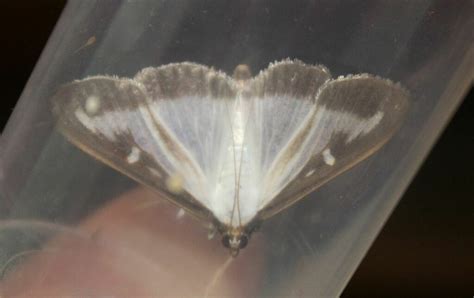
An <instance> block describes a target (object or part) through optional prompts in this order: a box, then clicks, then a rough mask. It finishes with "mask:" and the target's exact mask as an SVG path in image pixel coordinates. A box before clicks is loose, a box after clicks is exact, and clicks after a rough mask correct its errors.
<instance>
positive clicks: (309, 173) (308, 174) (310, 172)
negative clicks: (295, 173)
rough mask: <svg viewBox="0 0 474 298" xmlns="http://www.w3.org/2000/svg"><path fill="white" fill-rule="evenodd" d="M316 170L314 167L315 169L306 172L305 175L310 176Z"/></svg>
mask: <svg viewBox="0 0 474 298" xmlns="http://www.w3.org/2000/svg"><path fill="white" fill-rule="evenodd" d="M314 172H315V170H314V169H313V170H311V171H309V172H308V173H306V175H304V176H305V177H309V176H311V175H313V174H314Z"/></svg>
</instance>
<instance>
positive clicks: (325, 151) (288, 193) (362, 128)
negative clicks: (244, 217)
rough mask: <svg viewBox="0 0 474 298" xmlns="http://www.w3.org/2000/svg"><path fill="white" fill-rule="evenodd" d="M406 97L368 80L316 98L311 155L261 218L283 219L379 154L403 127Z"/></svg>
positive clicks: (344, 82) (335, 85)
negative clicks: (283, 214)
mask: <svg viewBox="0 0 474 298" xmlns="http://www.w3.org/2000/svg"><path fill="white" fill-rule="evenodd" d="M408 97H409V94H408V92H407V91H406V90H405V89H404V88H402V87H401V86H400V85H398V84H394V83H392V82H391V81H389V80H386V79H381V78H378V77H374V76H371V75H366V74H363V75H356V76H348V77H340V78H338V79H335V80H331V81H329V82H328V83H326V84H325V85H323V86H322V87H321V90H320V92H319V94H318V96H317V98H316V110H317V112H316V116H315V117H314V118H313V120H314V124H313V125H312V129H313V130H314V133H313V135H312V136H311V138H312V139H311V142H307V143H306V144H307V146H311V150H312V154H311V155H309V156H308V157H307V161H306V162H305V163H303V165H302V166H301V167H300V168H299V169H297V170H295V171H294V174H293V175H294V176H293V177H291V178H290V179H287V180H286V182H287V185H286V187H285V188H284V189H283V190H282V191H281V192H279V193H278V194H277V195H276V196H275V197H274V198H273V199H272V201H270V202H269V203H268V204H267V205H266V206H263V208H262V209H261V210H260V212H259V217H260V218H262V219H267V218H269V217H271V216H273V215H275V214H277V213H279V212H280V211H281V210H283V209H285V208H287V207H288V206H290V205H292V204H294V203H295V202H297V201H298V200H299V199H302V198H303V197H305V196H306V195H307V194H309V193H310V192H312V191H314V190H315V189H317V188H318V187H320V186H321V185H323V184H324V183H326V182H327V181H329V180H331V179H332V178H334V177H335V176H337V175H339V174H340V173H342V172H344V171H346V170H348V169H349V168H351V167H352V166H354V165H356V164H357V163H359V162H360V161H362V160H364V159H365V158H367V157H369V156H370V155H372V154H373V153H375V152H376V151H377V150H378V149H380V147H382V146H383V145H384V144H385V143H386V142H387V141H388V140H389V139H390V138H391V136H392V135H393V134H394V133H395V132H396V131H397V129H398V128H399V126H400V125H401V123H402V121H401V120H402V119H403V116H404V114H405V112H406V109H407V107H408ZM317 114H319V116H317ZM269 175H271V173H269Z"/></svg>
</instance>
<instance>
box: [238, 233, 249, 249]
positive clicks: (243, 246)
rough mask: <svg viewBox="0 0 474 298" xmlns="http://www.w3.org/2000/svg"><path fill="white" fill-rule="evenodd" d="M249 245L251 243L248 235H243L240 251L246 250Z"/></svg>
mask: <svg viewBox="0 0 474 298" xmlns="http://www.w3.org/2000/svg"><path fill="white" fill-rule="evenodd" d="M248 243H249V237H247V236H246V235H242V237H240V243H239V248H240V249H242V248H245V247H246V246H247V244H248Z"/></svg>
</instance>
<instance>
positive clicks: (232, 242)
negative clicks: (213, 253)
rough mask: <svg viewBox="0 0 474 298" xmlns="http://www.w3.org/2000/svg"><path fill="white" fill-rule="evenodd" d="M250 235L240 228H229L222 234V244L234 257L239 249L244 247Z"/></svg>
mask: <svg viewBox="0 0 474 298" xmlns="http://www.w3.org/2000/svg"><path fill="white" fill-rule="evenodd" d="M249 237H250V235H249V234H248V233H247V232H246V231H244V230H243V229H242V228H231V229H229V230H227V231H225V232H224V233H223V235H222V245H224V247H227V248H228V249H229V250H230V254H231V255H232V256H233V257H236V256H237V255H238V254H239V251H240V250H241V249H243V248H245V247H246V246H247V244H248V242H249Z"/></svg>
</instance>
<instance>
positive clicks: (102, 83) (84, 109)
mask: <svg viewBox="0 0 474 298" xmlns="http://www.w3.org/2000/svg"><path fill="white" fill-rule="evenodd" d="M130 90H131V91H130ZM91 100H93V101H95V103H94V104H91V103H90V101H91ZM52 103H53V111H54V114H55V115H56V117H57V119H58V122H57V126H58V129H59V130H60V131H61V132H62V133H63V134H64V135H65V136H66V137H67V139H68V140H70V141H71V143H73V144H75V145H76V146H77V147H79V148H80V149H82V150H83V151H84V152H86V153H88V154H90V155H91V156H93V157H95V158H96V159H98V160H100V161H102V162H104V163H105V164H107V165H109V166H111V167H112V168H114V169H116V170H118V171H120V172H122V173H124V174H126V175H127V176H129V177H131V178H132V179H134V180H136V181H137V182H139V183H141V184H144V185H146V186H149V187H151V188H152V189H154V190H158V191H159V192H160V193H161V194H163V195H164V197H165V198H167V199H168V200H170V201H172V202H173V203H175V204H178V205H179V206H180V207H183V208H184V209H186V210H188V211H190V213H191V214H193V215H195V216H197V217H199V218H201V219H206V220H207V219H208V218H209V214H210V212H209V210H207V209H206V208H205V206H203V205H202V204H201V203H200V202H198V201H197V200H196V199H194V198H193V197H192V195H191V194H189V192H188V191H187V190H185V189H182V190H181V191H180V192H179V193H176V192H175V191H170V189H169V188H168V187H167V181H168V180H169V179H171V178H173V176H176V173H177V171H171V173H172V174H170V171H169V170H167V169H166V168H165V167H164V166H163V165H162V163H160V160H159V159H157V158H156V156H154V155H153V153H155V152H154V151H153V150H152V148H160V147H159V145H157V144H156V143H155V141H156V139H155V138H153V136H152V134H151V133H150V130H151V129H154V128H153V127H154V124H150V123H149V124H148V125H147V124H146V123H145V119H150V117H149V116H143V113H147V112H146V110H143V109H140V108H139V107H140V106H144V105H146V103H145V94H144V92H143V90H141V88H140V86H139V85H137V84H136V83H135V82H133V81H131V80H129V79H118V78H111V77H102V76H98V77H91V78H87V79H85V80H82V81H76V82H73V83H70V84H67V85H65V86H63V87H61V88H60V89H59V91H58V92H57V93H56V95H55V96H54V97H53V98H52ZM91 105H93V110H91ZM78 115H80V116H79V117H78ZM150 127H152V128H150ZM155 154H156V153H155Z"/></svg>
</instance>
